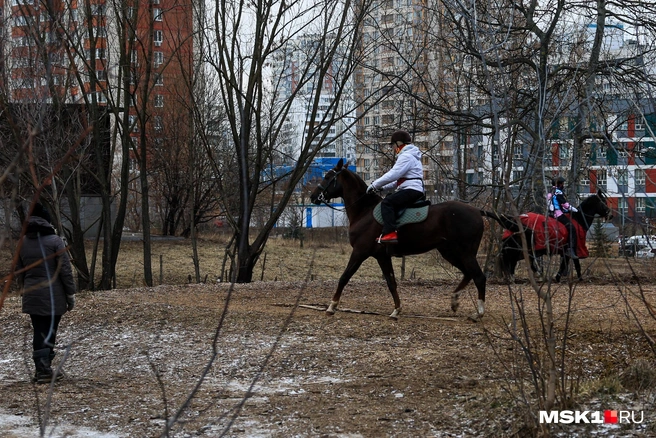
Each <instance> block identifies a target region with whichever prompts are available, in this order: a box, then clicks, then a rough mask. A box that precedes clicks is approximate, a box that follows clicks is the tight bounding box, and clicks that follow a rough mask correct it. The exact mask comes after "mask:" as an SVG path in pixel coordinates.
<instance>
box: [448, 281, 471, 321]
mask: <svg viewBox="0 0 656 438" xmlns="http://www.w3.org/2000/svg"><path fill="white" fill-rule="evenodd" d="M470 281H471V277H468V276H467V275H465V277H464V278H463V279H462V281H461V282H460V284H459V285H458V287H456V290H454V291H453V293H452V294H451V310H453V312H457V311H458V307H460V291H461V290H463V289H464V288H465V286H467V285H468V284H469V282H470Z"/></svg>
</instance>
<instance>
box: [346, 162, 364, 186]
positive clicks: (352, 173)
mask: <svg viewBox="0 0 656 438" xmlns="http://www.w3.org/2000/svg"><path fill="white" fill-rule="evenodd" d="M344 172H345V173H346V174H347V175H351V176H352V177H353V178H354V179H355V180H356V181H357V182H358V184H359V185H360V186H363V187H365V189H366V187H367V183H366V182H364V180H363V179H362V177H361V176H360V175H358V174H357V173H355V172H353V171H351V170H349V169H348V168H347V167H345V168H344Z"/></svg>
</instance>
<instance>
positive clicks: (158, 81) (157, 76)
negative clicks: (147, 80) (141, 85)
mask: <svg viewBox="0 0 656 438" xmlns="http://www.w3.org/2000/svg"><path fill="white" fill-rule="evenodd" d="M155 85H157V86H160V87H161V86H162V85H164V76H162V74H161V73H157V74H155Z"/></svg>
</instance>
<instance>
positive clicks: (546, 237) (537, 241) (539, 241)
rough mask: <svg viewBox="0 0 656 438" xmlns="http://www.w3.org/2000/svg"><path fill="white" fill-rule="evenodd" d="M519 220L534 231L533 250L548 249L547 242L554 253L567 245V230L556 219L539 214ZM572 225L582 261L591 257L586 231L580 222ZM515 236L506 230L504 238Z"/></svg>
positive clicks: (577, 252) (523, 215) (524, 215)
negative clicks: (587, 245)
mask: <svg viewBox="0 0 656 438" xmlns="http://www.w3.org/2000/svg"><path fill="white" fill-rule="evenodd" d="M519 220H520V221H521V222H522V225H523V226H524V228H528V229H530V230H532V231H533V248H535V250H536V251H537V250H543V249H547V241H548V245H549V251H550V252H552V253H556V252H558V251H559V250H562V249H563V248H564V247H565V246H566V245H567V242H568V236H567V228H566V227H565V225H563V224H561V223H560V222H558V220H556V219H555V218H552V217H547V216H544V215H542V214H537V213H525V214H522V215H520V216H519ZM572 224H574V226H575V227H576V255H577V256H579V258H580V259H584V258H586V257H588V256H589V255H590V253H589V252H588V248H587V247H586V246H585V235H586V231H585V230H584V229H583V227H582V226H581V225H580V224H579V223H578V222H576V221H572ZM513 234H514V233H513V232H512V231H510V230H505V231H504V232H503V238H504V239H506V238H508V237H510V236H512V235H513ZM530 243H531V242H529V244H530Z"/></svg>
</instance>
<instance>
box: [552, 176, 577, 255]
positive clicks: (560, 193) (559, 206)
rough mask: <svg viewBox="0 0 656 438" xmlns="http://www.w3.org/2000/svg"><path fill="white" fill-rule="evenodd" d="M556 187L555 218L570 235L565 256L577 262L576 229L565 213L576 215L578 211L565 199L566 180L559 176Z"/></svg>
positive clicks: (554, 197)
mask: <svg viewBox="0 0 656 438" xmlns="http://www.w3.org/2000/svg"><path fill="white" fill-rule="evenodd" d="M555 186H556V190H555V191H554V194H553V197H552V198H551V202H552V203H553V207H554V217H555V218H556V219H557V220H558V222H560V223H562V224H563V225H565V227H566V228H567V234H568V235H569V248H567V250H566V251H565V255H566V256H568V257H570V258H572V259H575V260H576V259H578V256H577V255H576V242H577V237H576V227H575V226H574V224H573V223H572V221H571V220H570V217H569V215H566V214H564V213H576V212H577V210H576V207H574V206H572V205H569V202H567V198H566V197H565V193H564V191H565V178H563V177H562V176H559V177H558V179H556V184H555Z"/></svg>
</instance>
